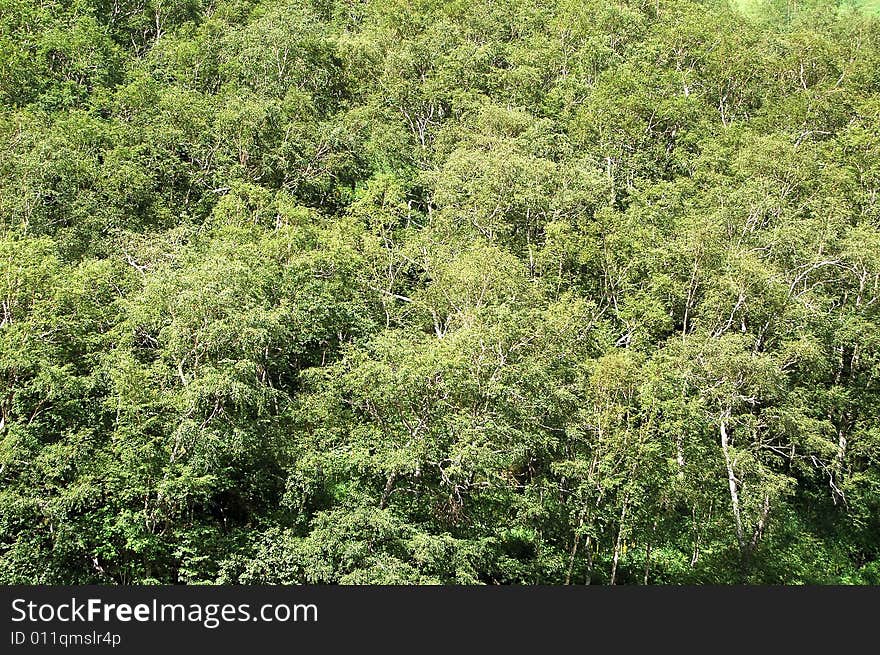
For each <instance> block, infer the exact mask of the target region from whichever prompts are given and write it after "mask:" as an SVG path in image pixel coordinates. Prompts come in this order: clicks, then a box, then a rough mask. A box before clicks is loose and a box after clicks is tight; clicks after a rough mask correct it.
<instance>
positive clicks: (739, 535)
mask: <svg viewBox="0 0 880 655" xmlns="http://www.w3.org/2000/svg"><path fill="white" fill-rule="evenodd" d="M720 430H721V450H722V452H723V453H724V464H725V466H726V467H727V484H728V487H729V488H730V506H731V509H732V510H733V519H734V521H735V523H736V542H737V544H739V549H740V552H741V553H745V550H746V542H745V539H744V538H743V525H742V513H741V512H740V508H739V492H738V490H737V486H736V476H735V475H734V473H733V463H732V462H731V460H730V445H729V443H728V438H727V425H726V423H725V419H722V420H721V427H720Z"/></svg>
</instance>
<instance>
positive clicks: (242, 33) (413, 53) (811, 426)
mask: <svg viewBox="0 0 880 655" xmlns="http://www.w3.org/2000/svg"><path fill="white" fill-rule="evenodd" d="M868 5H871V6H873V7H874V8H875V9H876V7H877V3H873V4H871V3H865V6H866V7H867V6H868ZM852 6H853V5H852V3H841V4H840V5H839V6H838V5H837V4H835V3H832V2H803V3H801V2H797V3H796V2H782V1H779V2H775V1H774V2H766V3H761V5H760V6H754V7H752V8H751V9H750V10H749V11H743V10H741V8H740V7H739V6H738V5H736V3H728V2H726V1H725V2H722V1H714V0H705V1H687V0H613V1H606V0H552V1H551V0H480V1H467V0H313V1H312V2H307V1H302V2H288V1H282V0H262V1H261V0H177V1H175V2H168V1H167V0H114V1H113V2H110V1H109V0H71V1H61V0H0V107H2V111H0V148H2V152H0V583H3V584H10V583H68V584H79V583H111V584H131V583H188V584H195V583H243V584H254V583H270V584H275V583H283V584H292V583H343V584H352V583H364V584H374V583H390V584H396V583H416V584H430V583H458V584H480V583H487V584H533V583H541V584H567V583H570V584H587V583H590V584H643V583H646V582H647V583H656V584H661V583H739V582H749V583H787V584H799V583H818V584H825V583H835V584H839V583H846V584H850V583H851V584H880V198H878V191H880V21H878V19H876V18H874V17H873V13H872V12H871V11H867V10H866V11H862V10H859V11H853V10H852Z"/></svg>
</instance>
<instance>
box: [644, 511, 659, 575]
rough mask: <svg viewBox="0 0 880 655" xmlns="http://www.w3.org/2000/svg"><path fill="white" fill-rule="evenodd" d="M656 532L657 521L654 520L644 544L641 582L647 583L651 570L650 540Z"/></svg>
mask: <svg viewBox="0 0 880 655" xmlns="http://www.w3.org/2000/svg"><path fill="white" fill-rule="evenodd" d="M656 534H657V521H654V525H653V527H652V528H651V535H650V536H649V537H648V543H646V544H645V577H644V579H643V580H642V584H648V573H649V572H650V571H651V542H652V541H653V539H654V536H655V535H656Z"/></svg>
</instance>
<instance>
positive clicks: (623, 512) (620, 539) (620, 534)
mask: <svg viewBox="0 0 880 655" xmlns="http://www.w3.org/2000/svg"><path fill="white" fill-rule="evenodd" d="M628 505H629V495H627V496H624V499H623V509H622V510H621V512H620V525H619V526H618V528H617V540H616V541H615V542H614V556H613V557H612V559H611V582H610V584H612V585H613V584H614V581H615V580H616V579H617V562H618V561H619V560H620V545H621V543H622V542H623V523H624V521H625V520H626V510H627V507H628Z"/></svg>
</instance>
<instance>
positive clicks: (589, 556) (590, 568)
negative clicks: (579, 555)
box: [584, 535, 593, 585]
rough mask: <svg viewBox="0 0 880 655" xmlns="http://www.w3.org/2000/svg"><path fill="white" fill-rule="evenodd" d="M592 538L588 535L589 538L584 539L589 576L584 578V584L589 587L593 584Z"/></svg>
mask: <svg viewBox="0 0 880 655" xmlns="http://www.w3.org/2000/svg"><path fill="white" fill-rule="evenodd" d="M592 541H593V539H592V537H591V536H590V535H587V538H586V539H584V552H585V553H586V554H587V575H586V576H585V577H584V584H585V585H588V584H591V583H592V582H593V551H592V550H591V548H592V545H593V544H592Z"/></svg>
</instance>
